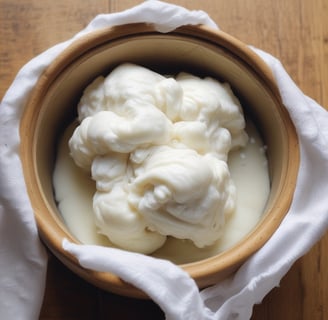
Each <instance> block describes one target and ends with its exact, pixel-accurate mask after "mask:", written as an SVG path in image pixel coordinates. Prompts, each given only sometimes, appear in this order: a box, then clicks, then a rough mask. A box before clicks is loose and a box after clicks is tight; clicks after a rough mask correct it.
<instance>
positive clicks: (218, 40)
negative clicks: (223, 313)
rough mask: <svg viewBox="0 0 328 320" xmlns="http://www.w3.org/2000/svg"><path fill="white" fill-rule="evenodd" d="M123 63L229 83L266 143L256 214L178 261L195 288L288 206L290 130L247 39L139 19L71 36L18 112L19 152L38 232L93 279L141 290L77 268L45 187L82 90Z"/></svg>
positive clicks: (294, 157)
mask: <svg viewBox="0 0 328 320" xmlns="http://www.w3.org/2000/svg"><path fill="white" fill-rule="evenodd" d="M123 62H132V63H137V64H141V65H144V66H146V67H149V68H152V69H154V70H155V71H158V72H162V73H166V74H167V73H174V72H177V71H189V72H192V73H194V74H197V75H200V76H202V75H204V76H213V77H215V78H218V79H219V80H225V81H227V82H229V83H230V84H231V86H232V88H233V90H234V91H235V93H236V94H237V95H238V96H239V97H240V98H241V99H242V100H243V101H244V103H245V104H246V108H247V110H245V111H247V113H249V114H251V116H252V117H253V119H254V121H255V123H256V125H257V128H258V129H259V131H260V132H261V134H262V137H263V139H264V142H265V144H266V145H267V146H268V160H269V167H270V178H271V192H270V197H269V200H268V203H267V206H266V209H265V212H264V214H263V218H262V219H261V221H260V222H259V223H258V224H257V226H256V227H255V228H254V230H253V231H252V232H251V233H250V234H249V235H248V236H247V237H245V238H244V239H243V240H242V241H240V242H239V243H238V244H237V245H235V246H234V247H232V248H231V249H229V250H227V251H225V252H223V253H220V254H217V255H216V256H213V257H211V258H208V259H204V260H201V261H198V262H194V263H189V264H185V265H182V266H181V267H182V268H184V269H185V270H186V271H187V272H189V274H190V275H191V277H192V278H194V279H195V281H196V282H197V284H198V286H199V287H200V288H203V287H206V286H209V285H211V284H214V283H216V282H218V281H219V280H221V279H223V278H225V277H226V276H227V275H229V274H231V273H232V272H235V271H236V269H237V268H238V267H239V266H240V265H241V264H242V263H243V262H244V261H245V260H246V259H247V258H249V256H250V255H252V254H253V253H254V252H256V251H257V250H258V249H260V248H261V247H262V246H263V245H264V244H265V242H266V241H267V240H268V239H269V238H270V237H271V236H272V234H273V233H274V232H275V230H276V229H277V227H278V226H279V224H280V223H281V221H282V219H283V218H284V216H285V215H286V213H287V211H288V208H289V206H290V203H291V200H292V197H293V192H294V187H295V183H296V178H297V173H298V166H299V148H298V140H297V135H296V133H295V129H294V126H293V124H292V122H291V120H290V118H289V115H288V113H287V112H286V110H285V108H284V107H283V105H282V102H281V99H280V96H279V93H278V90H277V88H276V84H275V82H274V80H273V77H272V75H271V73H270V70H269V69H268V68H267V66H266V65H265V64H264V63H263V62H262V60H261V59H260V58H259V57H258V56H257V55H256V54H254V53H253V52H252V51H251V50H250V49H249V48H248V47H247V46H246V45H244V44H243V43H241V42H240V41H238V40H236V39H234V38H233V37H231V36H229V35H227V34H225V33H223V32H221V31H217V30H212V29H209V28H207V27H204V26H185V27H181V28H178V29H177V30H175V31H173V32H170V33H167V34H162V33H159V32H156V31H155V30H154V29H153V28H152V27H151V26H149V25H145V24H131V25H124V26H119V27H113V28H106V29H101V30H99V31H96V32H93V33H91V34H89V35H86V36H84V37H82V38H80V39H78V40H76V41H75V42H74V43H73V44H72V45H71V46H69V47H68V48H67V49H66V50H65V51H64V52H63V53H62V54H61V55H60V56H59V57H58V58H57V59H56V60H55V61H54V62H53V63H52V64H51V65H50V66H49V68H47V70H46V71H45V72H44V73H43V74H42V76H41V77H40V79H39V81H38V83H37V85H36V86H35V88H34V90H33V92H32V95H31V97H30V99H29V102H28V103H27V105H26V109H25V112H24V114H23V118H22V122H21V127H20V132H21V142H22V143H21V158H22V163H23V170H24V176H25V181H26V185H27V190H28V193H29V197H30V200H31V204H32V206H33V209H34V212H35V217H36V221H37V225H38V229H39V233H40V236H41V238H42V239H43V241H44V242H45V244H46V245H47V246H48V247H49V249H50V250H51V251H52V252H53V253H54V254H55V255H56V256H57V257H58V258H59V259H60V260H61V261H62V262H63V263H64V264H65V265H67V267H68V268H70V269H71V270H73V271H74V272H75V273H77V274H79V275H80V276H81V277H83V278H84V279H86V280H87V281H89V282H91V283H93V284H94V285H96V286H98V287H100V288H103V289H106V290H109V291H112V292H115V293H118V294H122V295H126V296H132V297H146V295H145V294H144V293H143V292H141V291H140V290H138V289H136V288H134V287H132V286H131V285H129V284H126V283H125V282H123V281H122V280H121V279H119V278H118V277H117V276H116V275H114V274H109V273H101V272H95V271H90V270H86V269H84V268H82V267H81V266H80V265H79V264H78V262H77V260H76V259H75V258H74V257H73V256H72V255H71V254H69V253H67V252H66V251H64V250H63V248H62V240H63V238H68V239H69V240H70V241H73V242H76V243H79V241H78V240H77V239H75V238H74V237H73V236H72V235H71V234H70V232H69V231H68V229H67V227H66V226H65V224H64V222H63V220H62V218H61V215H60V213H59V211H58V209H57V206H56V203H55V200H54V196H53V186H52V174H53V168H54V160H55V156H56V143H57V140H58V137H59V135H60V134H61V133H62V131H63V129H64V128H65V127H66V125H67V124H68V123H70V122H71V121H72V119H73V118H74V117H75V116H76V106H77V103H78V101H79V99H80V97H81V95H82V91H83V89H84V88H85V87H86V86H87V85H88V84H89V83H90V82H91V81H92V80H93V79H94V78H95V77H97V76H98V75H100V74H103V75H107V74H108V73H109V72H110V71H111V69H113V68H114V67H115V66H117V65H118V64H120V63H123Z"/></svg>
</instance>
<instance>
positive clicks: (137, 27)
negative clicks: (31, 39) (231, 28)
mask: <svg viewBox="0 0 328 320" xmlns="http://www.w3.org/2000/svg"><path fill="white" fill-rule="evenodd" d="M154 33H156V34H162V33H159V32H157V31H156V30H155V29H154V27H153V26H151V25H148V24H144V23H136V24H127V25H121V26H114V27H106V28H101V29H98V30H96V31H92V32H90V33H88V34H85V35H82V36H79V37H77V38H76V39H75V40H74V41H73V42H72V44H70V45H69V46H68V47H67V48H66V49H64V50H63V52H62V53H60V54H59V55H58V56H57V58H55V60H54V61H53V62H52V63H51V64H50V65H49V66H48V67H47V68H46V69H45V71H44V72H43V73H42V74H41V76H40V77H39V80H38V81H37V84H36V85H35V88H34V89H33V91H32V93H31V95H30V98H29V100H28V102H27V104H26V107H25V110H24V112H23V116H22V121H21V126H20V134H21V137H23V136H24V135H25V136H26V135H27V132H26V130H25V129H26V128H27V127H29V123H30V121H32V120H34V119H35V117H36V115H32V114H31V112H29V110H30V109H32V108H29V106H31V105H33V104H35V103H38V102H40V101H42V99H43V93H44V92H45V90H47V89H48V88H49V87H50V86H51V83H52V81H53V80H54V79H56V78H57V77H58V76H59V74H60V73H61V71H63V70H64V69H65V68H66V66H67V65H68V64H69V62H70V61H74V59H77V58H78V57H81V56H82V55H83V54H85V53H86V52H88V51H89V50H91V49H93V48H95V47H96V46H101V45H102V44H105V43H106V42H108V41H116V40H117V39H122V38H125V37H129V36H131V35H133V36H136V35H145V34H154ZM168 34H169V35H178V36H182V37H186V38H188V37H190V38H196V39H199V40H201V41H207V42H209V43H212V44H214V45H215V46H218V45H219V46H222V47H223V48H225V49H227V50H229V51H231V52H233V54H234V55H236V52H237V53H238V57H239V58H240V59H241V60H242V62H243V63H244V64H246V65H247V66H248V67H249V68H250V69H251V70H252V71H254V73H256V74H257V75H258V76H259V77H260V79H261V80H262V81H263V83H264V84H265V87H267V88H269V89H270V93H271V95H272V98H273V99H276V100H277V101H276V102H277V103H278V104H279V105H281V106H282V105H283V104H282V101H281V98H280V93H279V90H278V88H277V86H276V82H275V79H274V77H273V75H272V72H271V70H270V69H269V67H268V66H267V65H266V64H265V62H264V61H263V60H262V59H261V58H260V57H259V56H258V55H257V54H256V53H255V52H254V51H253V50H251V49H250V48H249V47H248V46H247V45H246V44H244V43H243V42H241V41H240V40H238V39H236V38H234V37H233V36H231V35H229V34H227V33H225V32H223V31H221V30H216V29H212V28H210V27H207V26H204V25H197V26H191V25H188V26H182V27H179V28H177V29H175V30H173V31H171V32H169V33H168ZM162 35H165V34H162ZM281 112H282V113H283V114H284V121H285V122H288V125H286V130H287V132H288V139H289V141H288V146H289V148H288V154H289V157H288V163H286V168H287V169H286V170H288V177H287V178H288V179H286V181H285V182H284V184H283V186H282V188H281V190H280V194H283V195H284V197H283V199H284V201H282V202H280V203H279V208H280V211H279V212H280V213H279V214H275V215H267V216H266V217H265V218H264V219H263V220H262V221H261V222H260V223H259V224H258V225H257V227H255V229H254V230H253V231H251V232H250V233H249V234H248V235H247V236H246V237H245V238H243V241H242V242H239V243H238V244H236V245H234V246H233V247H232V248H231V249H228V250H226V251H224V252H222V253H219V254H217V255H215V256H213V257H210V258H206V259H203V260H200V261H196V262H191V263H187V264H181V265H180V266H181V267H182V268H183V269H184V270H185V271H187V272H188V273H189V274H190V275H191V277H193V278H197V279H198V281H196V282H197V284H198V285H199V286H200V287H201V288H202V287H204V286H207V285H208V284H207V283H204V279H203V278H204V277H205V276H206V277H207V276H213V277H215V275H216V274H217V273H218V271H222V270H227V274H228V273H231V272H233V271H235V269H236V268H238V267H239V266H240V265H241V264H242V263H243V262H244V261H245V260H246V259H247V258H248V257H249V256H250V255H252V254H254V253H255V252H256V251H257V250H258V249H260V248H261V247H262V246H263V245H264V244H265V243H266V242H267V241H268V240H269V238H270V237H271V236H272V235H273V233H274V232H275V230H276V228H277V227H278V226H279V225H280V223H281V222H282V220H283V218H284V217H285V215H286V214H287V212H288V209H289V207H290V204H291V202H292V198H293V193H294V188H295V181H296V179H297V175H298V167H299V162H300V154H299V145H298V138H297V134H296V130H295V128H294V125H293V123H292V121H291V119H290V117H289V114H288V112H287V110H286V109H285V108H284V107H282V108H281ZM25 140H26V139H25ZM27 140H28V139H27ZM30 140H32V139H30ZM22 141H24V139H22ZM32 147H33V145H31V144H29V143H24V142H22V143H21V158H22V166H23V173H24V177H25V180H26V181H30V182H31V183H30V184H32V185H37V179H36V177H34V176H33V170H34V169H35V168H31V166H29V165H28V159H27V158H28V156H27V155H26V154H27V153H28V152H29V151H28V150H29V148H32ZM290 155H292V156H293V157H291V156H290ZM291 158H292V159H293V160H292V161H291ZM27 189H28V194H29V197H30V200H31V203H32V207H33V209H34V214H35V218H36V222H37V226H38V230H39V233H40V236H41V238H42V240H43V241H44V242H45V244H46V245H47V247H48V248H49V249H50V250H51V251H52V252H53V253H54V254H55V255H56V256H57V257H58V258H59V259H60V260H61V261H62V262H63V263H64V264H66V265H67V266H68V267H69V268H70V269H72V270H74V271H75V272H76V273H77V274H79V275H80V276H82V277H83V278H84V279H85V280H88V281H89V282H92V283H94V284H95V285H97V286H99V287H101V288H103V289H106V290H110V291H113V292H115V293H118V294H122V295H129V296H133V297H137V298H145V297H146V295H145V293H143V292H141V291H140V290H139V289H137V288H134V287H133V286H132V285H129V284H127V283H125V282H124V281H123V280H121V279H120V278H119V277H118V276H116V275H114V274H111V273H104V272H97V271H92V270H86V269H84V268H83V267H81V266H80V265H79V263H78V261H77V259H76V257H74V256H73V255H72V254H70V253H69V252H68V251H66V250H64V249H63V247H62V240H63V236H62V234H63V229H62V228H60V227H59V226H55V227H54V226H49V224H48V223H47V221H46V220H45V219H44V217H43V215H42V214H39V212H42V210H50V209H49V208H48V207H47V206H46V205H44V206H42V207H39V208H35V207H34V205H35V203H36V198H37V197H39V196H40V194H38V192H36V193H35V191H34V192H32V191H31V190H30V188H27ZM65 237H66V238H68V240H70V241H72V242H75V243H76V239H74V237H71V236H69V235H65ZM231 264H233V266H234V267H233V269H232V268H231ZM108 283H110V285H108ZM127 291H128V293H127Z"/></svg>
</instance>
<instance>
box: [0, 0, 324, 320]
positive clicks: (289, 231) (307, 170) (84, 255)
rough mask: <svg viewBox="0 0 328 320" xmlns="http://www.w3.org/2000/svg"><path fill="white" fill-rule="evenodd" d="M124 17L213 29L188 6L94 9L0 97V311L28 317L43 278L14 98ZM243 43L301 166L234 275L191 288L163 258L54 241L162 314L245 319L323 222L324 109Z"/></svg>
mask: <svg viewBox="0 0 328 320" xmlns="http://www.w3.org/2000/svg"><path fill="white" fill-rule="evenodd" d="M132 22H149V23H154V24H155V26H156V27H157V29H158V30H159V31H161V32H169V31H171V30H173V29H175V28H176V27H178V26H180V25H185V24H206V25H209V26H211V27H213V28H216V25H215V23H214V22H213V21H212V20H211V19H210V18H209V16H208V15H207V14H206V13H204V12H202V11H188V10H186V9H185V8H182V7H179V6H175V5H171V4H167V3H163V2H160V1H147V2H144V3H142V4H141V5H139V6H137V7H134V8H132V9H129V10H126V11H123V12H120V13H114V14H102V15H99V16H97V17H96V18H95V19H94V20H93V21H92V22H91V23H90V24H89V25H88V26H87V27H86V29H84V30H82V31H81V32H80V33H78V34H77V35H76V36H75V37H73V38H72V39H70V40H68V41H66V42H63V43H61V44H58V45H56V46H54V47H52V48H51V49H49V50H47V51H46V52H44V53H42V54H41V55H39V56H38V57H36V58H34V59H33V60H31V61H30V62H29V63H28V64H26V65H25V66H24V67H23V68H22V69H21V70H20V71H19V73H18V75H17V77H16V79H15V80H14V82H13V84H12V85H11V87H10V88H9V90H8V91H7V93H6V95H5V96H4V98H3V100H2V102H1V105H0V155H1V156H0V176H1V180H0V310H1V319H4V320H7V319H10V320H11V319H15V320H17V319H18V320H19V319H24V320H29V319H31V320H33V319H37V318H38V314H39V311H40V307H41V303H42V298H43V292H44V285H45V272H46V264H47V259H46V254H45V251H44V248H43V246H42V245H41V244H40V241H39V239H38V235H37V229H36V225H35V221H34V217H33V211H32V208H31V206H30V203H29V199H28V196H27V194H26V189H25V183H24V180H23V174H22V169H21V163H20V159H19V144H20V138H19V121H20V116H21V113H22V110H23V107H24V104H25V102H26V100H27V98H28V96H29V94H30V92H31V90H32V89H33V86H34V85H35V83H36V81H37V79H38V77H39V75H40V74H41V73H42V71H43V70H44V69H45V68H46V67H47V66H48V65H49V64H50V63H51V61H52V60H53V59H54V58H55V57H56V56H57V55H58V54H59V53H60V52H61V51H62V50H63V49H65V48H66V47H67V46H68V45H69V44H70V43H71V42H72V41H74V40H75V39H76V38H77V37H80V36H81V35H83V34H86V33H87V32H89V31H92V30H95V29H98V28H102V27H106V26H111V25H119V24H125V23H132ZM253 50H255V52H257V54H258V55H260V56H261V57H262V58H263V59H264V60H265V61H266V63H267V64H268V65H269V66H270V67H271V69H272V71H273V74H274V76H275V78H276V80H277V83H278V86H279V89H280V92H281V95H282V98H283V101H284V104H285V106H286V108H287V109H288V111H289V113H290V115H291V117H292V120H293V122H294V124H295V126H296V129H297V132H298V135H299V139H300V148H301V167H300V172H299V176H298V181H297V186H296V191H295V195H294V200H293V203H292V206H291V208H290V210H289V213H288V215H287V216H286V218H285V219H284V221H283V223H282V224H281V226H280V227H279V229H278V230H277V232H276V233H275V234H274V235H273V237H272V238H271V239H270V240H269V241H268V242H267V244H266V245H265V246H264V247H263V248H262V249H261V250H259V251H258V252H257V253H256V254H254V255H253V256H252V257H251V258H250V259H248V260H247V261H246V262H245V263H244V264H243V265H242V267H241V268H240V269H239V270H238V272H237V273H236V274H235V275H233V276H231V277H230V278H228V279H226V280H224V281H222V282H220V283H218V284H216V285H214V286H212V287H210V288H207V289H205V290H202V291H201V292H200V293H199V291H198V289H197V287H196V284H195V283H194V281H193V280H192V279H191V278H190V277H189V276H188V275H187V274H186V273H185V272H184V271H183V270H182V269H180V268H179V267H177V266H175V265H174V264H172V263H170V262H168V261H165V260H160V259H155V258H151V257H147V256H144V255H140V254H134V253H129V252H125V251H122V250H118V249H112V248H104V247H99V246H84V245H75V244H72V243H70V242H68V241H67V240H63V246H64V248H65V249H66V250H68V251H70V252H71V253H73V254H74V255H76V257H77V258H78V259H79V261H80V264H81V265H82V266H84V267H86V268H90V269H95V270H101V271H109V272H113V273H115V274H117V275H118V276H120V277H121V278H122V279H124V280H125V281H127V282H131V283H132V284H134V285H135V286H136V287H139V288H141V289H142V290H144V291H145V292H146V293H147V294H148V295H149V296H150V297H151V298H152V299H153V300H154V301H155V302H156V303H158V305H159V306H160V307H161V308H162V309H163V311H164V312H165V315H166V318H167V319H175V320H179V319H181V320H182V319H183V320H186V319H193V320H194V319H199V320H200V319H211V320H212V319H213V320H214V319H220V320H225V319H227V320H228V319H242V320H246V319H249V318H250V317H251V313H252V308H253V305H254V304H255V303H259V302H261V300H262V299H263V297H264V296H265V295H266V294H267V293H268V292H269V291H270V290H271V289H272V288H273V287H275V286H277V285H278V284H279V282H280V280H281V278H282V277H283V276H284V275H285V273H286V272H287V271H288V270H289V268H290V267H291V265H292V264H293V263H294V262H295V260H296V259H298V258H299V257H301V256H302V255H303V254H305V253H306V252H307V251H308V250H309V249H310V248H311V246H312V245H313V244H314V243H315V242H316V241H318V240H319V238H320V237H321V236H322V235H323V234H324V232H325V231H326V229H327V227H328V200H327V198H326V194H328V184H327V183H326V181H328V113H327V112H326V111H325V110H324V109H323V108H322V107H320V106H319V105H318V104H317V103H316V102H315V101H313V100H312V99H310V98H309V97H307V96H305V95H304V94H303V93H302V92H301V91H300V90H299V89H298V88H297V86H296V85H295V84H294V82H293V81H292V80H291V79H290V77H289V76H288V74H287V73H286V71H285V70H284V69H283V67H282V65H281V64H280V62H279V61H278V60H276V59H275V58H274V57H272V56H270V55H269V54H267V53H265V52H263V51H260V50H258V49H255V48H253ZM132 268H133V272H131V271H132ZM177 283H179V285H178V286H177V285H176V284H177ZM31 292H33V294H32V295H31Z"/></svg>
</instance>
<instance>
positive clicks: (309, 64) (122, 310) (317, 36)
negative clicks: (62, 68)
mask: <svg viewBox="0 0 328 320" xmlns="http://www.w3.org/2000/svg"><path fill="white" fill-rule="evenodd" d="M139 2H140V1H136V0H116V1H110V0H96V1H95V0H83V1H82V0H70V1H66V0H57V1H50V0H42V1H39V0H24V1H23V0H0V98H2V96H3V95H4V93H5V91H6V89H7V88H8V87H9V85H10V84H11V82H12V81H13V79H14V76H15V74H16V73H17V71H18V70H19V69H20V68H21V66H22V65H23V64H24V63H26V62H27V61H29V60H30V59H31V58H32V57H34V56H35V55H37V54H39V53H41V52H42V51H43V50H45V49H47V48H48V47H50V46H52V45H54V44H56V43H58V42H61V41H63V40H66V39H68V38H70V37H71V36H72V35H74V34H75V33H76V32H78V31H79V30H80V29H82V28H83V27H85V26H86V24H87V23H88V22H89V21H90V20H91V19H92V18H93V17H94V16H95V15H97V14H98V13H107V12H116V11H121V10H123V9H127V8H129V7H131V6H133V5H136V4H137V3H139ZM175 3H176V4H178V5H182V6H185V7H187V8H189V9H202V10H204V11H206V12H208V13H209V14H210V16H211V17H212V19H213V20H214V21H216V22H217V23H218V24H219V26H220V27H221V29H222V30H224V31H226V32H228V33H230V34H232V35H233V36H235V37H237V38H239V39H240V40H242V41H244V42H246V43H248V44H251V45H254V46H256V47H259V48H261V49H263V50H266V51H268V52H271V53H272V54H273V55H275V56H277V57H278V58H279V59H280V60H281V61H282V62H283V64H284V65H285V68H286V69H287V71H288V72H289V74H290V75H291V76H292V78H293V79H294V80H295V82H296V83H297V84H298V85H299V86H300V88H301V89H302V90H303V91H304V92H305V93H306V94H308V95H309V96H311V97H312V98H314V99H315V100H317V101H318V102H319V103H320V104H322V105H324V106H328V92H327V90H325V89H326V88H327V87H328V23H327V16H328V2H327V1H326V0H288V1H286V0H231V1H225V0H216V1H213V0H202V1H197V0H176V1H175ZM327 269H328V234H326V235H325V236H324V237H323V238H322V239H321V241H320V242H319V243H317V244H316V245H315V246H314V247H313V248H312V250H311V251H310V252H309V253H307V254H306V255H305V256H304V257H303V258H301V259H299V260H298V261H297V262H296V263H295V264H294V266H293V267H292V268H291V270H290V271H289V272H288V274H287V275H286V276H285V277H284V278H283V279H282V281H281V285H280V287H279V288H275V289H273V290H272V291H271V292H270V293H269V294H268V295H267V296H266V297H265V299H264V300H263V302H262V303H261V304H260V305H257V306H255V307H254V312H253V317H252V319H253V320H257V319H261V320H264V319H272V320H276V319H288V320H301V319H304V320H319V319H320V320H322V319H328V272H327ZM32 294H33V293H32ZM118 314H119V316H118ZM0 318H1V310H0ZM163 318H164V316H163V314H162V312H161V310H160V309H159V308H158V307H157V306H156V305H155V304H154V303H153V302H151V301H139V300H134V299H128V298H123V297H119V296H116V295H114V294H110V293H106V292H103V291H101V290H99V289H97V288H95V287H93V286H91V285H89V284H87V283H86V282H84V281H83V280H81V279H79V278H78V277H76V276H75V275H73V274H72V273H71V272H70V271H69V270H67V269H66V268H65V267H64V266H63V265H62V264H61V263H60V262H59V261H58V260H57V259H56V258H54V257H53V256H52V255H51V254H49V269H48V278H47V286H46V292H45V297H44V303H43V307H42V310H41V315H40V319H60V320H65V319H79V320H83V319H163Z"/></svg>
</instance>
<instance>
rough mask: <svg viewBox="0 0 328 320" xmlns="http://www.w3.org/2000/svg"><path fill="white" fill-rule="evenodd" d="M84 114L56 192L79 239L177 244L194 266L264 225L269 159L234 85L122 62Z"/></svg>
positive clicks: (164, 247)
mask: <svg viewBox="0 0 328 320" xmlns="http://www.w3.org/2000/svg"><path fill="white" fill-rule="evenodd" d="M78 115H79V117H78V118H79V119H78V120H79V123H78V125H77V126H76V125H75V126H74V128H73V126H71V127H70V128H69V129H68V130H67V132H66V133H65V135H64V137H63V139H62V142H61V146H60V149H59V153H58V159H57V162H56V168H55V173H54V187H55V193H56V199H57V201H58V203H59V209H60V211H61V212H62V214H63V216H64V219H65V221H66V223H67V225H68V226H69V228H70V230H71V231H72V233H73V234H75V235H76V237H77V238H78V239H80V240H81V241H82V242H85V243H99V244H109V242H110V243H111V244H114V245H116V246H118V247H121V248H124V249H127V250H132V251H137V252H143V253H148V254H149V253H152V252H154V251H156V252H155V255H158V254H159V255H163V256H167V255H168V256H170V255H171V256H172V252H171V251H172V249H174V248H175V249H176V250H175V249H174V250H173V251H179V250H178V248H179V247H181V250H182V251H183V250H186V249H188V250H189V251H191V252H194V253H193V256H194V257H193V258H192V260H193V259H198V258H197V255H200V256H201V257H202V256H203V255H207V254H209V255H211V254H212V251H213V250H214V251H218V250H222V249H224V248H226V247H229V246H230V245H231V243H233V242H234V243H235V242H236V241H238V240H236V239H237V238H239V239H240V237H242V236H243V235H244V234H245V232H248V231H249V230H250V229H251V228H252V227H253V226H254V224H255V223H256V221H258V219H259V216H260V214H261V213H262V211H263V207H264V204H265V201H266V198H267V195H268V192H269V180H268V173H267V167H266V164H265V163H266V158H265V154H264V152H263V147H262V145H261V141H260V140H259V137H258V135H257V133H256V130H254V128H249V131H250V134H251V135H250V136H249V137H250V138H249V137H248V135H247V134H246V132H245V120H244V116H243V113H242V108H241V106H240V103H239V101H238V99H237V98H236V97H235V96H234V95H233V93H232V91H231V89H230V87H229V85H228V84H222V83H220V82H218V81H216V80H214V79H212V78H204V79H200V78H198V77H195V76H193V75H191V74H187V73H180V74H178V75H177V76H176V77H175V78H172V77H164V76H162V75H159V74H157V73H155V72H153V71H150V70H148V69H145V68H143V67H140V66H136V65H131V64H124V65H121V66H119V67H118V68H116V69H115V70H114V71H112V72H111V73H110V75H109V76H108V77H106V78H103V77H99V78H97V79H96V80H95V81H94V82H93V83H92V84H91V85H90V86H89V87H88V88H87V89H86V90H85V92H84V95H83V97H82V99H81V101H80V104H79V106H78ZM72 132H73V133H72ZM67 141H69V143H68V146H69V147H67ZM261 150H262V151H261ZM69 154H70V155H71V157H72V158H70V157H69V156H68V155H69ZM72 159H73V161H72ZM228 159H229V161H228ZM251 168H252V169H253V170H255V171H252V174H251V175H249V172H250V169H251ZM255 172H256V173H255ZM254 176H259V178H258V179H254ZM244 177H247V178H248V179H246V178H244ZM246 180H248V181H247V182H246ZM253 180H256V181H258V184H257V183H256V182H254V181H253ZM250 184H251V185H254V188H255V189H254V193H255V195H253V193H251V192H250V191H251V188H250V186H249V185H250ZM260 184H261V185H260ZM239 185H240V186H239ZM65 189H66V191H65ZM68 190H70V191H69V192H68ZM242 190H244V191H246V190H247V196H246V195H245V194H244V192H242ZM259 190H260V192H259ZM253 198H254V199H253ZM241 201H242V209H241V208H240V207H241V203H240V202H241ZM80 204H81V208H80V207H79V208H78V210H76V209H73V208H77V206H79V205H80ZM254 205H255V207H256V208H254ZM248 206H249V207H250V210H249V211H251V212H247V210H246V208H247V207H248ZM254 210H255V213H254ZM73 211H74V214H73V213H72V212H73ZM240 211H243V215H245V217H244V220H242V221H241V220H240V221H239V223H236V222H234V221H235V220H236V219H235V218H236V217H237V216H238V215H239V214H238V213H239V212H240ZM237 220H238V219H237ZM240 224H243V227H241V226H240ZM228 229H230V232H228V233H227V230H228ZM240 229H243V230H240ZM246 229H247V230H248V231H245V230H246ZM102 235H105V237H104V236H102ZM173 247H174V248H173ZM170 248H171V249H170ZM181 250H180V251H181ZM178 257H181V255H178ZM201 257H200V258H201ZM173 259H177V258H173ZM185 259H186V258H183V260H185ZM187 260H188V259H187ZM180 262H181V261H180Z"/></svg>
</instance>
